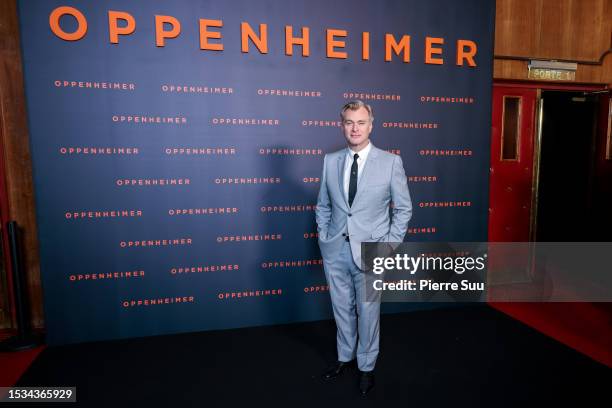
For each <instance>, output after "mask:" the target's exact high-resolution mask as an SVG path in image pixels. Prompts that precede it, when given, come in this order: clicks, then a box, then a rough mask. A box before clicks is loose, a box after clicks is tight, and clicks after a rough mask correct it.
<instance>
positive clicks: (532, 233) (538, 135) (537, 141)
mask: <svg viewBox="0 0 612 408" xmlns="http://www.w3.org/2000/svg"><path fill="white" fill-rule="evenodd" d="M492 86H493V87H495V86H503V87H509V88H521V89H524V88H529V89H534V90H535V91H536V109H535V118H533V119H534V123H535V126H534V127H533V132H534V134H533V171H532V180H531V210H530V220H529V240H530V241H531V242H535V240H536V238H537V237H536V231H537V229H536V225H537V222H538V217H537V214H538V193H539V182H540V153H541V147H542V119H543V113H544V102H543V99H542V91H543V90H546V91H574V92H581V91H582V92H594V91H610V88H608V85H607V84H585V83H566V82H544V81H518V80H503V79H494V80H493V84H492ZM491 103H493V101H491ZM611 105H612V102H611ZM609 109H612V108H610V107H609Z"/></svg>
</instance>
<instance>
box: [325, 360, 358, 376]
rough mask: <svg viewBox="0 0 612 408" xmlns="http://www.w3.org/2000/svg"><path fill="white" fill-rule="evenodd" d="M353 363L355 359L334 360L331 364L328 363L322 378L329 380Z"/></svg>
mask: <svg viewBox="0 0 612 408" xmlns="http://www.w3.org/2000/svg"><path fill="white" fill-rule="evenodd" d="M354 364H355V360H352V361H346V362H345V361H336V362H335V363H333V364H332V365H330V366H329V367H328V368H327V370H325V372H324V373H323V375H322V378H323V380H325V381H327V380H331V379H333V378H336V377H338V376H339V375H340V374H342V373H343V372H344V371H345V370H346V369H348V368H350V367H352V366H353V365H354Z"/></svg>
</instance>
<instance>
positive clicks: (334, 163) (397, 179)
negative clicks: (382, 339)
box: [316, 101, 412, 395]
mask: <svg viewBox="0 0 612 408" xmlns="http://www.w3.org/2000/svg"><path fill="white" fill-rule="evenodd" d="M341 117H342V129H343V133H344V137H345V139H346V142H347V144H348V147H347V148H346V149H342V150H340V151H337V152H334V153H331V154H328V155H326V156H325V158H324V160H323V176H322V178H321V189H320V191H319V197H318V200H317V209H316V218H317V230H318V233H319V248H320V249H321V255H322V257H323V267H324V269H325V277H326V279H327V283H328V284H329V292H330V295H331V300H332V307H333V311H334V319H335V321H336V326H337V329H338V331H337V336H336V341H337V347H338V361H337V362H335V363H334V364H332V365H331V366H330V367H329V368H328V369H327V371H326V372H325V373H324V374H323V378H324V379H325V380H330V379H332V378H335V377H337V376H338V375H340V374H341V373H342V372H343V371H345V370H346V369H347V368H348V367H349V366H351V365H352V364H353V363H354V360H355V358H357V366H358V368H359V371H360V380H359V388H360V391H361V393H362V394H363V395H366V394H367V393H368V391H370V389H372V387H373V386H374V366H375V364H376V358H377V357H378V342H379V333H380V330H379V321H380V298H378V300H377V301H368V300H366V276H365V273H364V271H363V270H362V265H361V243H362V242H402V241H403V240H404V235H405V234H406V229H407V228H408V221H409V220H410V217H411V215H412V203H411V201H410V193H409V192H408V184H407V181H406V173H405V171H404V166H403V164H402V159H401V157H400V156H398V155H394V154H391V153H388V152H386V151H384V150H380V149H378V148H376V147H374V146H373V145H372V143H371V142H370V133H371V132H372V125H373V121H374V115H373V113H372V108H371V107H370V106H369V105H367V104H365V103H363V102H362V101H352V102H349V103H347V104H346V105H345V106H344V107H343V108H342V112H341ZM391 203H393V206H392V207H393V209H392V211H390V205H391ZM390 213H391V214H390ZM369 290H370V291H371V290H372V289H371V288H370V289H369Z"/></svg>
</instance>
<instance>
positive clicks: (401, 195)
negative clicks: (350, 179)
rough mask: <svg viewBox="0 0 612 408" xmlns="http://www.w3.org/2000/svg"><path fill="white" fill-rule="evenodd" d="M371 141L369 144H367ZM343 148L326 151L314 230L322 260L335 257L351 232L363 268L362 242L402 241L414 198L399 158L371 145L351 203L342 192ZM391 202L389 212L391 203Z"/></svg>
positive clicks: (353, 251) (354, 250)
mask: <svg viewBox="0 0 612 408" xmlns="http://www.w3.org/2000/svg"><path fill="white" fill-rule="evenodd" d="M370 143H371V142H370ZM347 149H348V148H346V149H342V150H339V151H337V152H334V153H330V154H327V155H325V158H324V159H323V176H322V178H321V189H320V190H319V197H318V199H317V209H316V218H317V231H318V232H319V248H320V249H321V255H322V256H323V259H324V260H325V259H334V258H335V257H337V256H338V254H339V253H340V250H341V249H342V245H343V242H344V240H345V237H344V236H343V233H347V232H348V234H349V237H350V244H351V252H352V254H353V260H354V261H355V264H356V265H357V266H358V267H359V268H361V267H362V265H361V243H362V242H402V241H403V240H404V235H406V230H407V228H408V221H409V220H410V217H411V216H412V202H411V200H410V193H409V192H408V184H407V180H406V173H405V171H404V165H403V163H402V158H401V157H400V156H398V155H395V154H391V153H388V152H386V151H384V150H380V149H378V148H376V147H374V146H372V150H371V151H370V153H369V154H368V158H367V160H366V162H365V164H364V167H363V170H362V172H361V177H360V178H359V179H358V180H357V194H356V195H355V198H354V200H353V205H352V206H351V207H349V205H348V202H347V200H346V195H345V194H344V164H345V163H344V161H345V160H346V158H347ZM391 202H393V210H392V216H390V214H389V213H390V211H389V205H390V204H391Z"/></svg>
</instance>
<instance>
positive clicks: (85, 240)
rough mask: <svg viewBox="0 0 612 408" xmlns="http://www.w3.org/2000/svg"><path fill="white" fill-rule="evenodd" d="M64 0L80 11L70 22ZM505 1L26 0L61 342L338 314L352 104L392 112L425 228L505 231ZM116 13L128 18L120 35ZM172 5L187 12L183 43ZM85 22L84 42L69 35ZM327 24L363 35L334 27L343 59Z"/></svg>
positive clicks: (39, 191)
mask: <svg viewBox="0 0 612 408" xmlns="http://www.w3.org/2000/svg"><path fill="white" fill-rule="evenodd" d="M58 7H71V8H73V9H71V10H69V12H68V14H65V13H64V15H63V16H60V17H58V18H57V19H56V21H57V24H56V25H55V26H54V24H53V21H52V20H53V18H54V16H53V12H54V10H56V9H58ZM62 10H64V11H65V10H66V9H59V11H57V13H59V15H61V14H62V13H61V11H62ZM74 10H76V12H75V11H74ZM494 10H495V2H494V1H492V0H491V1H483V0H465V1H454V0H436V1H427V2H424V1H420V0H397V1H390V0H386V1H378V2H372V1H362V0H339V1H334V2H329V1H320V0H309V1H306V0H285V1H274V0H262V1H257V2H253V1H247V0H235V1H189V0H177V1H173V2H167V1H158V0H147V1H104V2H99V1H98V2H91V1H82V2H81V1H55V0H44V1H43V0H40V1H33V0H21V1H20V2H19V14H20V24H21V28H20V29H21V35H22V37H21V39H22V47H23V61H24V71H25V82H26V94H27V107H28V115H29V129H30V138H31V150H32V156H33V165H34V183H35V194H36V203H37V217H38V227H39V237H40V261H41V274H42V280H43V289H44V301H45V319H46V326H47V333H48V341H49V343H50V344H61V343H72V342H80V341H90V340H100V339H113V338H124V337H133V336H146V335H155V334H163V333H175V332H186V331H196V330H208V329H220V328H231V327H242V326H251V325H262V324H274V323H283V322H293V321H307V320H316V319H323V318H330V317H331V307H330V302H329V295H328V292H327V287H326V283H325V277H324V274H323V271H322V265H321V262H320V254H319V251H318V247H317V240H316V225H315V222H314V204H315V203H316V195H317V192H318V189H319V180H318V178H319V177H320V175H321V169H322V161H323V155H324V154H325V153H328V152H332V151H335V150H337V149H340V148H342V147H344V143H343V137H342V134H341V130H340V127H339V122H338V121H339V110H340V108H341V106H342V105H343V104H344V103H346V102H347V101H348V100H349V99H354V98H360V99H363V100H364V101H365V102H367V103H370V104H371V105H372V106H373V108H374V114H375V122H374V131H373V133H372V141H373V143H374V144H375V145H376V146H377V147H380V148H383V149H386V150H390V151H392V152H393V153H396V154H400V155H401V156H402V159H403V161H404V164H405V168H406V173H407V175H408V177H409V188H410V191H411V194H412V198H413V205H414V214H413V219H412V221H411V223H410V230H409V233H408V234H407V237H406V240H408V241H410V240H427V241H486V236H487V235H486V234H487V206H488V167H489V129H490V109H491V76H492V48H493V22H494ZM109 11H120V12H123V13H127V15H126V14H120V17H121V18H119V19H118V20H117V21H118V22H117V24H116V26H117V27H118V30H119V31H120V32H121V31H123V32H130V33H129V34H120V35H118V43H112V42H111V38H110V33H111V32H112V30H111V28H109V26H110V25H112V24H113V23H112V22H111V23H109ZM75 13H77V14H79V15H82V18H83V19H84V20H82V21H81V22H80V23H79V22H78V20H77V18H75ZM111 14H112V13H111ZM156 15H164V16H172V17H174V19H176V20H174V21H178V22H179V23H180V33H179V34H178V36H175V38H167V39H165V43H164V45H163V46H157V45H156V26H155V25H156V20H155V16H156ZM200 19H208V20H220V21H221V22H222V26H213V25H210V24H209V26H208V28H207V27H202V26H201V24H200ZM242 22H246V23H248V24H249V26H250V27H252V29H253V31H254V33H255V34H257V35H260V34H261V31H260V24H265V25H266V29H267V41H266V43H267V47H268V49H267V53H262V52H260V50H259V49H258V48H257V47H256V45H255V42H254V41H252V40H250V41H248V47H249V48H248V52H243V50H242V49H241V33H242V32H243V29H241V23H242ZM130 23H133V24H132V25H133V28H134V29H133V30H132V29H131V28H132V27H131V24H130ZM84 24H86V25H87V27H86V31H85V33H84V35H83V36H82V38H78V39H73V40H70V41H69V40H66V39H63V38H61V36H62V35H63V36H64V37H65V34H70V33H74V32H77V34H78V30H77V29H78V28H79V27H81V28H84V27H85V26H84ZM217 25H219V24H218V23H217ZM174 26H175V27H176V24H175V25H174ZM286 26H292V27H293V36H294V37H301V36H302V31H301V30H302V27H308V28H309V30H310V32H309V37H308V38H309V48H310V49H309V55H308V56H307V57H306V56H303V55H302V51H303V47H302V46H301V45H295V46H294V48H293V55H292V56H289V55H287V52H286V50H285V27H286ZM159 28H160V29H163V30H165V31H170V30H171V28H172V24H170V23H165V24H163V25H159ZM327 30H345V31H346V36H343V35H339V34H338V33H336V35H335V36H334V37H333V38H331V40H334V41H343V42H344V46H341V45H339V44H336V46H335V47H334V48H333V50H332V51H335V52H345V53H346V58H333V57H330V56H328V55H327V53H328V47H329V42H330V41H329V40H328V38H327V35H326V34H327ZM363 32H367V33H369V36H370V37H369V59H364V58H363V45H362V39H363V34H362V33H363ZM62 33H64V34H62ZM207 33H219V34H218V35H219V36H220V38H212V36H214V35H215V34H212V36H211V38H209V39H208V40H207V39H206V36H207V35H210V34H207ZM386 34H392V35H393V38H394V39H395V41H396V42H397V43H398V44H399V43H400V39H401V38H402V36H403V35H409V36H410V40H409V48H410V50H409V59H410V61H409V62H404V61H403V54H402V53H401V52H400V53H399V55H396V53H393V52H392V53H391V54H392V55H391V57H392V58H391V61H386V60H385V44H386V43H385V41H386V39H385V38H386ZM77 37H78V36H77ZM427 37H435V38H442V39H443V41H444V43H443V44H442V45H439V44H438V45H435V48H440V49H441V50H442V51H441V54H433V57H435V58H442V59H443V63H442V64H440V65H438V64H430V63H426V58H425V55H426V38H427ZM458 40H469V41H472V42H473V43H474V44H475V45H476V46H477V53H476V55H475V56H474V58H473V59H474V62H475V64H476V66H469V64H468V61H467V60H463V61H462V62H463V64H462V65H458V62H457V60H456V58H457V48H458V46H457V41H458ZM202 41H204V42H206V41H208V44H222V45H223V50H218V51H214V50H208V49H202V48H207V46H206V44H204V45H203V44H201V42H202ZM245 51H246V50H245ZM468 51H469V49H468ZM387 306H388V305H387ZM402 307H403V308H404V309H407V308H411V307H412V308H414V307H415V305H403V306H402V305H394V308H395V309H396V310H397V308H402Z"/></svg>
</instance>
